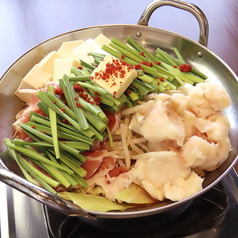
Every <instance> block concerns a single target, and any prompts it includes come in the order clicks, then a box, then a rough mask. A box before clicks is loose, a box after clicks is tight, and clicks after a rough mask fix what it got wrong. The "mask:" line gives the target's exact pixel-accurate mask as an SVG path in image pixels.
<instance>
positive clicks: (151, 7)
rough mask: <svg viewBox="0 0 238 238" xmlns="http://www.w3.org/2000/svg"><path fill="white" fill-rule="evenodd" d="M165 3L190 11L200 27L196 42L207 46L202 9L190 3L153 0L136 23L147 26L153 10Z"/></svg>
mask: <svg viewBox="0 0 238 238" xmlns="http://www.w3.org/2000/svg"><path fill="white" fill-rule="evenodd" d="M166 5H168V6H172V7H176V8H179V9H182V10H185V11H188V12H190V13H192V14H193V15H194V16H195V17H196V19H197V21H198V23H199V27H200V36H199V41H198V42H199V43H200V44H202V45H204V46H207V43H208V31H209V26H208V21H207V18H206V16H205V14H204V13H203V11H202V10H201V9H200V8H199V7H197V6H196V5H194V4H192V3H187V2H183V1H179V0H155V1H153V2H152V3H150V4H149V5H148V6H147V7H146V9H145V10H144V12H143V13H142V15H141V17H140V20H139V21H138V25H143V26H148V22H149V19H150V17H151V14H152V13H153V12H154V10H156V9H157V8H159V7H161V6H166Z"/></svg>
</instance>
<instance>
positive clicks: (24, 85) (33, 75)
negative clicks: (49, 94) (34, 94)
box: [14, 64, 52, 102]
mask: <svg viewBox="0 0 238 238" xmlns="http://www.w3.org/2000/svg"><path fill="white" fill-rule="evenodd" d="M51 80H52V74H50V73H49V72H47V71H46V70H45V69H43V68H42V67H41V66H40V65H39V64H36V65H35V66H34V67H33V68H32V69H31V70H30V71H29V72H28V73H27V75H26V76H25V77H24V78H23V79H22V82H21V84H20V85H19V87H18V89H17V90H16V92H15V93H14V94H15V95H16V96H17V97H19V98H20V99H21V100H22V101H24V102H29V100H30V99H31V94H27V93H20V92H19V90H20V89H39V88H41V87H43V86H44V84H45V83H46V82H47V81H51Z"/></svg>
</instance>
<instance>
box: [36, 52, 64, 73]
mask: <svg viewBox="0 0 238 238" xmlns="http://www.w3.org/2000/svg"><path fill="white" fill-rule="evenodd" d="M58 58H60V56H59V54H58V53H57V52H56V51H52V52H50V53H49V54H48V55H46V56H45V57H44V58H43V59H42V60H41V61H40V62H39V63H38V65H39V66H41V67H42V68H43V69H45V70H46V71H47V72H49V73H51V74H53V67H54V60H55V59H58Z"/></svg>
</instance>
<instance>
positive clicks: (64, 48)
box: [57, 40, 84, 60]
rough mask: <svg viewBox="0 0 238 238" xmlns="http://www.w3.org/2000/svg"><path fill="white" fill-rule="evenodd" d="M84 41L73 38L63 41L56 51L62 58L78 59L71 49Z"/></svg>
mask: <svg viewBox="0 0 238 238" xmlns="http://www.w3.org/2000/svg"><path fill="white" fill-rule="evenodd" d="M83 42H84V41H83V40H74V41H66V42H63V43H62V45H61V46H60V48H59V49H58V51H57V54H58V55H59V56H60V58H62V59H75V60H79V59H78V57H77V55H75V54H74V52H73V50H74V49H75V48H77V47H78V46H80V45H81V44H82V43H83Z"/></svg>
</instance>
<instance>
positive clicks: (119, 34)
mask: <svg viewBox="0 0 238 238" xmlns="http://www.w3.org/2000/svg"><path fill="white" fill-rule="evenodd" d="M164 5H170V6H172V7H177V8H180V9H182V10H186V11H189V12H190V13H192V14H193V15H194V16H195V17H196V18H197V20H198V23H199V26H200V37H199V43H197V42H195V41H193V40H191V39H189V38H186V37H184V36H181V35H179V34H176V33H173V32H170V31H166V30H162V29H158V28H153V27H149V26H148V22H149V19H150V16H151V14H152V13H153V11H154V10H155V9H157V8H159V7H161V6H164ZM100 33H103V34H104V35H106V36H107V37H108V38H111V37H116V38H117V39H119V40H123V39H125V38H126V36H129V35H130V36H131V37H133V38H134V39H135V40H136V41H138V42H139V43H140V44H143V46H144V47H146V48H147V49H148V50H150V51H154V50H155V49H156V48H157V47H161V48H162V49H164V50H166V51H167V52H172V49H173V48H174V47H177V48H178V49H179V50H180V52H181V54H182V55H183V57H184V59H185V60H186V61H188V62H189V63H191V65H193V66H195V67H196V68H197V69H198V70H200V71H202V72H203V73H204V74H206V75H207V76H208V78H209V79H210V80H211V81H213V82H216V83H218V84H220V85H222V86H223V87H224V88H225V90H226V91H227V92H228V93H229V94H230V96H231V99H232V105H231V106H230V107H229V108H228V109H227V110H226V111H225V113H226V115H227V116H228V117H229V119H230V123H231V130H230V135H229V136H230V140H231V146H232V151H231V152H230V154H229V157H228V159H227V160H226V161H225V162H224V163H223V164H222V165H221V166H220V167H219V168H218V169H217V170H215V171H212V172H209V173H207V174H206V176H205V180H204V183H203V187H204V188H203V190H202V191H201V192H199V193H197V194H195V195H193V196H191V197H189V198H187V199H185V200H183V201H180V202H173V203H172V202H167V201H165V202H161V203H158V204H156V205H150V206H147V207H144V208H140V209H136V210H126V211H123V212H96V211H90V210H82V209H80V208H79V207H78V206H76V205H74V204H72V203H71V202H68V201H66V200H64V199H62V198H60V197H58V196H55V195H53V194H50V193H48V192H47V191H45V190H44V189H42V188H39V187H37V186H35V185H33V184H31V183H29V182H28V181H26V180H25V179H24V178H22V173H21V172H20V170H19V169H18V167H17V165H16V163H15V161H14V160H13V159H11V158H9V156H8V155H7V154H6V153H5V152H4V151H5V146H4V143H3V139H4V138H6V137H8V138H12V123H13V122H14V120H15V115H16V114H17V112H18V111H20V109H21V107H22V102H21V101H20V100H19V99H18V98H17V97H16V96H15V95H14V92H15V90H16V89H17V87H18V86H19V84H20V82H21V80H22V78H23V77H24V76H25V75H26V74H27V73H28V71H29V70H30V69H31V68H32V67H33V66H34V65H35V64H36V63H38V62H39V61H40V60H41V59H42V58H43V57H44V56H46V55H47V54H48V53H49V52H51V51H53V50H57V49H58V48H59V47H60V45H61V44H62V43H63V42H65V41H71V40H77V39H83V40H86V39H88V38H95V37H96V36H98V35H99V34H100ZM207 39H208V23H207V19H206V17H205V15H204V14H203V12H202V11H201V10H200V9H199V8H198V7H197V6H195V5H193V4H189V3H186V2H181V1H178V0H157V1H154V2H152V3H151V4H150V5H148V6H147V8H146V9H145V11H144V12H143V14H142V16H141V18H140V20H139V22H138V25H101V26H95V27H88V28H83V29H79V30H75V31H71V32H67V33H65V34H62V35H59V36H56V37H54V38H51V39H49V40H47V41H45V42H43V43H41V44H39V45H37V46H36V47H34V48H33V49H31V50H29V51H28V52H26V53H25V54H24V55H23V56H21V57H20V58H19V59H18V60H16V62H14V63H13V64H12V65H11V66H10V67H9V69H8V70H7V71H6V72H5V74H4V75H3V76H2V78H1V82H0V115H1V125H0V132H1V134H0V152H1V164H2V167H0V180H1V181H2V182H4V183H6V184H7V185H9V186H11V187H13V188H15V189H17V190H19V191H21V192H23V193H25V194H26V195H28V196H30V197H32V198H33V199H36V200H38V201H39V202H41V203H43V204H45V205H47V206H49V207H51V208H53V209H55V210H57V211H59V212H62V213H64V214H66V215H69V216H82V217H84V218H88V219H95V218H136V217H144V216H148V215H154V214H158V213H161V214H165V213H166V212H171V211H175V210H177V211H181V210H183V209H184V208H185V207H186V206H187V204H189V202H191V201H192V200H193V199H194V198H196V197H198V196H200V195H201V194H203V193H204V192H206V191H208V190H209V189H211V188H212V187H213V186H214V185H216V184H217V183H218V182H219V181H220V180H222V179H223V178H224V177H225V176H226V175H227V174H228V173H229V171H230V170H231V169H232V168H233V166H234V165H235V164H236V162H237V159H238V158H237V149H238V137H237V134H238V103H237V101H238V84H237V83H238V79H237V77H236V75H235V73H234V72H232V70H231V69H230V68H229V66H228V65H226V63H225V62H223V61H222V60H221V59H220V58H219V57H217V56H216V55H215V54H213V53H212V52H211V51H209V50H208V49H207V48H206V45H207Z"/></svg>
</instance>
